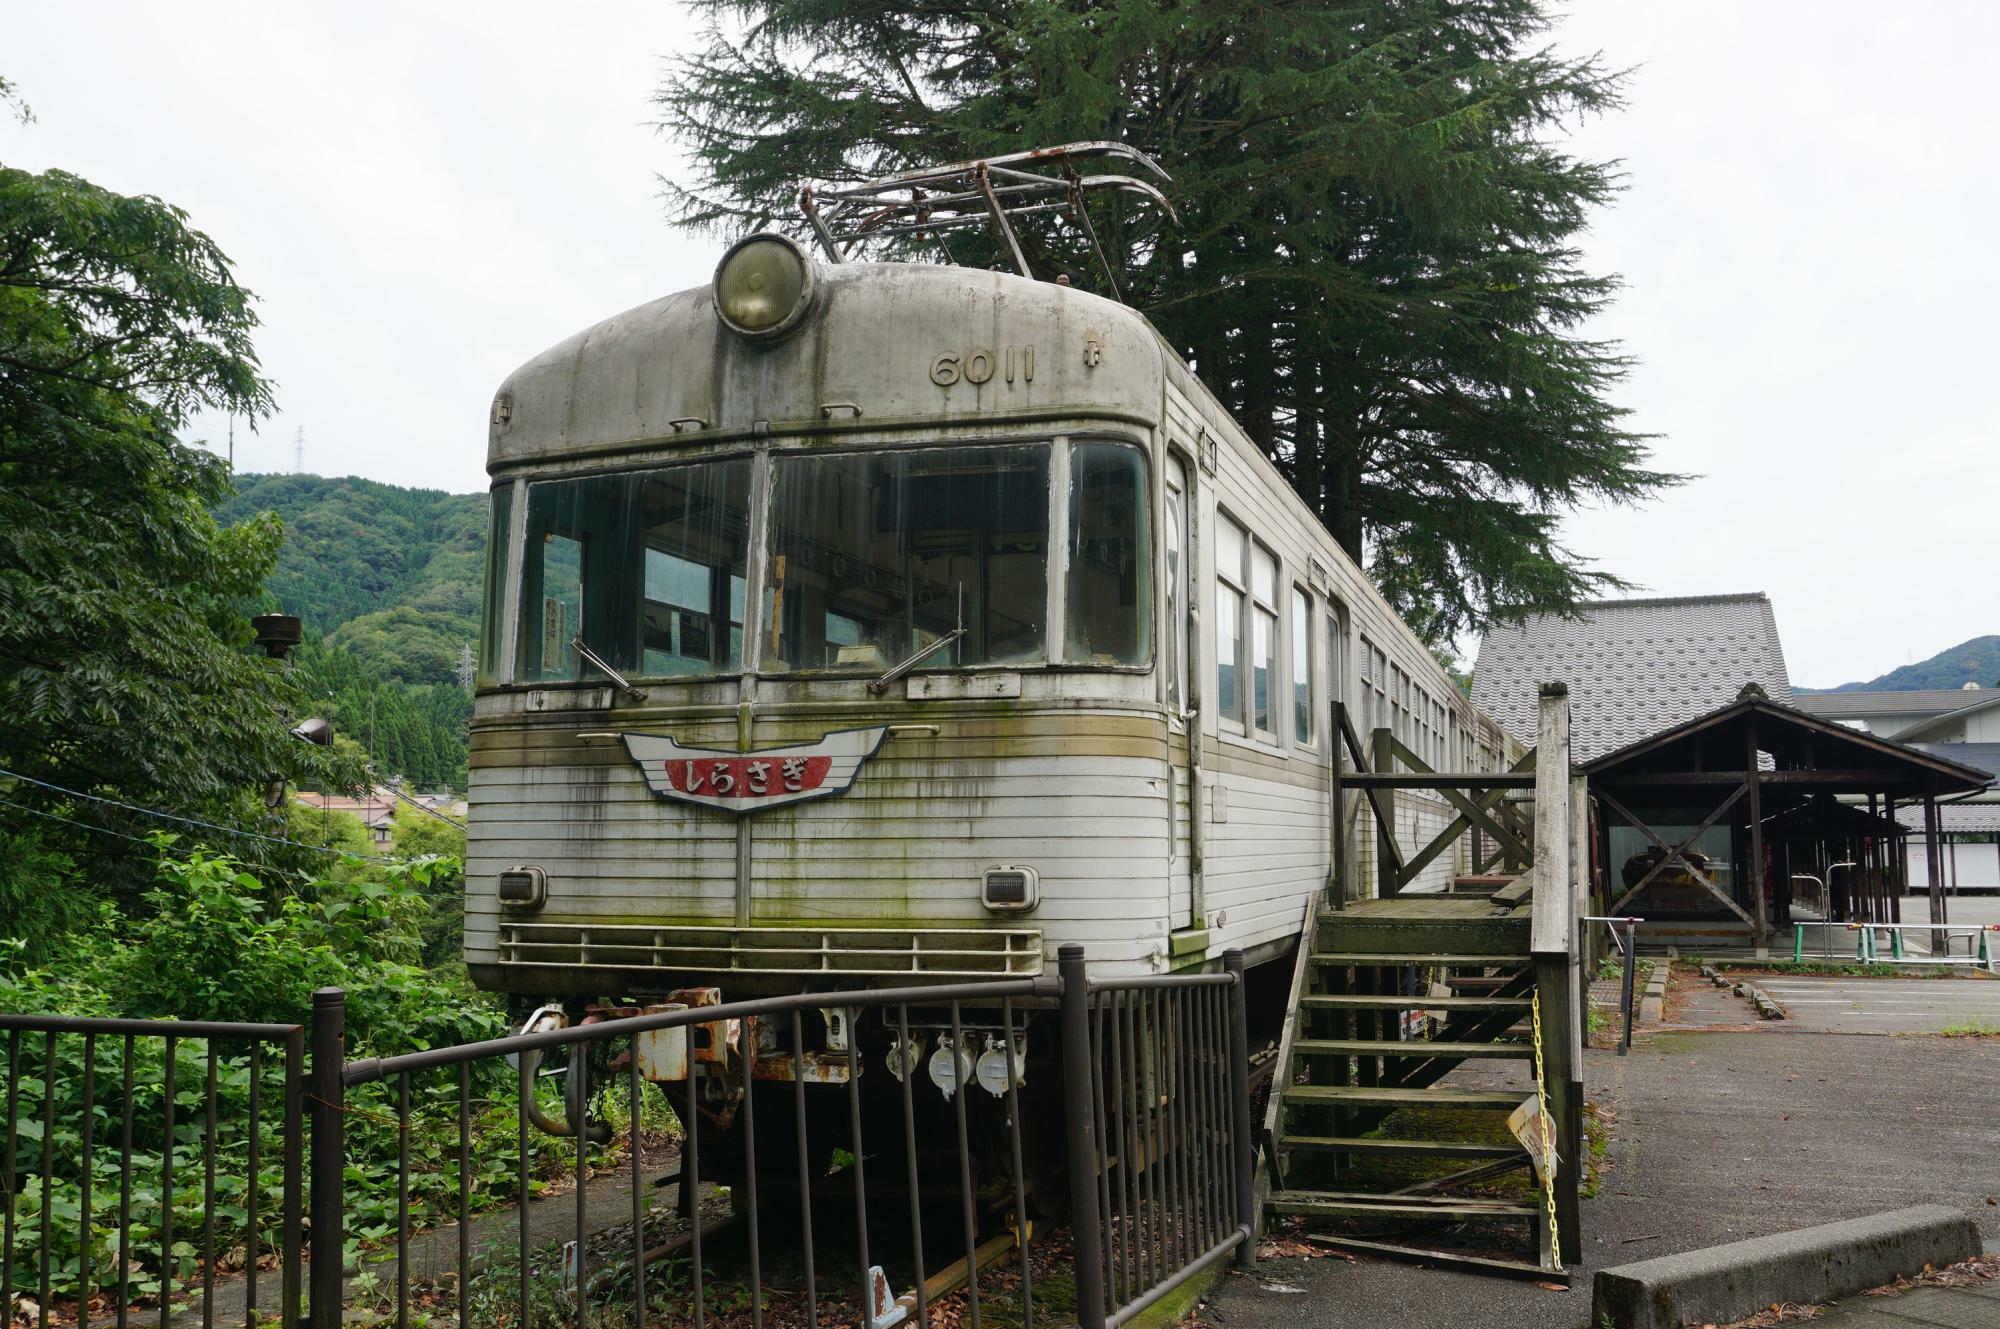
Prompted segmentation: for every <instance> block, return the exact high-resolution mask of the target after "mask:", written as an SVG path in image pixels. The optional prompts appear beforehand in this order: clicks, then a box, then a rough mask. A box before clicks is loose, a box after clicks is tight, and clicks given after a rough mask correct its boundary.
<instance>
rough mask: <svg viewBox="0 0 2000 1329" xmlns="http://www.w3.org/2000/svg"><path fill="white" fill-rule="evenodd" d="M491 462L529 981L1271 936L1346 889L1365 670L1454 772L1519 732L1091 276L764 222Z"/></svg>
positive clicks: (603, 350) (577, 341)
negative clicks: (1349, 733)
mask: <svg viewBox="0 0 2000 1329" xmlns="http://www.w3.org/2000/svg"><path fill="white" fill-rule="evenodd" d="M488 468H489V471H490V473H491V475H492V477H493V483H494V488H493V513H494V527H493V538H492V543H491V555H490V563H489V568H488V583H487V599H486V609H485V626H484V634H483V641H482V645H481V659H480V671H479V685H478V698H477V705H476V710H475V716H474V720H473V732H472V758H471V765H472V771H471V779H472V785H471V835H470V843H469V850H468V862H467V876H466V920H465V922H466V926H465V957H466V961H467V964H468V966H469V968H470V970H471V973H472V974H473V976H474V978H475V979H476V980H477V981H478V982H479V983H481V984H483V985H485V986H486V987H489V988H492V989H496V990H499V991H504V992H508V993H513V994H520V995H522V996H524V997H536V998H542V999H545V1000H555V1001H561V1000H570V1001H572V1002H577V1001H581V1000H589V999H598V1000H613V1001H632V1000H643V999H644V998H646V997H648V996H650V995H654V994H660V993H665V992H669V991H674V990H678V989H684V988H688V987H691V986H707V987H714V988H718V989H720V991H721V993H722V996H723V998H724V999H725V1000H726V999H729V998H732V997H737V996H751V995H758V994H766V993H772V992H782V991H799V990H813V989H815V988H821V987H824V988H835V987H839V986H842V985H847V986H856V985H863V984H865V985H871V986H879V985H882V984H888V983H898V982H901V983H909V982H923V981H931V982H936V981H944V980H951V979H957V978H960V977H968V976H981V975H1000V974H1017V975H1018V974H1028V973H1036V972H1040V971H1041V970H1042V969H1043V968H1044V967H1045V966H1052V965H1053V962H1054V956H1055V953H1056V949H1057V947H1059V946H1061V945H1063V944H1065V943H1070V942H1080V943H1082V944H1083V945H1084V946H1085V947H1086V948H1087V953H1088V957H1089V963H1090V965H1091V968H1092V970H1093V972H1098V973H1104V974H1108V975H1129V974H1146V973H1156V972H1164V971H1169V970H1183V969H1189V968H1200V967H1213V966H1216V965H1218V964H1219V963H1220V957H1221V956H1222V954H1223V953H1224V951H1225V950H1227V949H1229V948H1232V947H1236V948H1241V949H1242V950H1243V951H1244V952H1245V953H1246V956H1247V959H1248V962H1249V963H1250V965H1252V966H1253V967H1254V966H1259V965H1267V964H1269V963H1271V962H1272V961H1275V960H1279V959H1281V958H1282V957H1283V956H1285V954H1286V953H1287V952H1288V950H1289V948H1290V947H1291V946H1293V945H1294V943H1295V942H1296V940H1297V938H1298V935H1299V925H1300V919H1301V917H1302V913H1303V910H1304V908H1305V906H1306V902H1307V901H1308V899H1309V898H1311V897H1313V896H1314V895H1316V894H1317V893H1319V892H1321V891H1322V890H1323V889H1324V888H1325V887H1326V885H1327V883H1328V879H1329V872H1330V870H1331V864H1332V835H1333V827H1332V817H1331V815H1330V811H1329V806H1328V803H1329V780H1328V769H1327V768H1328V763H1329V762H1330V761H1332V760H1334V758H1335V750H1336V736H1335V735H1334V734H1333V733H1331V732H1330V730H1331V719H1332V707H1331V704H1330V702H1331V699H1332V698H1335V697H1339V698H1341V699H1343V700H1344V701H1345V703H1346V704H1347V705H1348V707H1349V708H1350V709H1351V712H1352V714H1353V715H1354V716H1355V717H1356V721H1357V723H1358V725H1359V726H1360V727H1362V728H1363V729H1364V730H1365V729H1366V728H1368V727H1371V726H1374V725H1377V724H1380V725H1383V726H1387V727H1391V728H1393V729H1395V730H1396V731H1397V733H1398V734H1399V736H1400V737H1402V738H1403V740H1404V741H1405V743H1406V744H1407V745H1408V746H1410V747H1411V748H1413V749H1415V750H1417V751H1418V752H1419V753H1420V754H1423V755H1425V756H1426V757H1427V758H1428V759H1430V760H1431V762H1432V764H1433V765H1435V766H1437V767H1439V768H1441V769H1461V768H1466V767H1472V768H1484V767H1490V766H1491V765H1492V764H1493V763H1494V762H1495V761H1497V760H1499V759H1500V757H1501V755H1502V753H1501V749H1502V748H1503V746H1504V745H1505V742H1506V740H1505V739H1504V738H1503V737H1502V736H1501V735H1500V732H1499V730H1498V729H1497V728H1496V727H1495V726H1493V725H1492V724H1491V723H1490V722H1489V721H1487V720H1486V719H1485V718H1484V717H1483V716H1481V715H1480V714H1478V713H1477V712H1475V711H1474V710H1473V709H1472V707H1471V706H1470V704H1469V703H1468V702H1466V701H1465V700H1464V699H1463V697H1462V696H1461V695H1460V693H1459V692H1458V690H1457V689H1456V687H1454V685H1453V683H1452V681H1451V679H1450V678H1449V677H1448V676H1447V675H1446V674H1445V672H1444V671H1443V670H1442V669H1440V668H1439V666H1438V665H1437V663H1436V662H1435V661H1434V660H1433V659H1432V658H1431V656H1430V654H1429V652H1428V651H1426V650H1425V648H1424V647H1423V645H1422V644H1421V642H1419V641H1418V639H1417V638H1416V637H1415V636H1414V635H1413V634H1412V633H1411V632H1410V631H1409V630H1408V629H1407V628H1406V627H1405V626H1404V625H1403V624H1402V623H1401V622H1400V621H1399V620H1398V619H1397V617H1396V615H1395V614H1394V613H1393V612H1392V611H1391V609H1390V608H1389V606H1388V605H1387V604H1386V603H1385V602H1384V601H1383V599H1382V598H1381V597H1380V596H1379V595H1378V594H1377V593H1376V591H1375V590H1374V589H1373V588H1372V587H1371V585H1370V584H1369V582H1368V580H1367V578H1366V577H1365V576H1364V575H1363V573H1362V571H1361V570H1360V569H1359V568H1358V567H1356V566H1355V564H1354V563H1353V561H1352V560H1350V559H1349V558H1348V557H1347V555H1346V554H1345V553H1343V552H1342V551H1341V549H1340V548H1339V547H1338V546H1337V545H1336V543H1335V542H1334V540H1333V539H1332V537H1331V536H1330V535H1329V534H1328V533H1327V531H1326V530H1325V529H1324V528H1323V527H1322V526H1321V525H1320V523H1319V522H1318V521H1317V520H1316V519H1315V517H1314V516H1313V514H1312V512H1311V511H1310V510H1309V509H1308V508H1307V507H1306V506H1305V504H1304V503H1302V502H1301V501H1300V500H1299V498H1298V497H1297V496H1296V495H1295V494H1294V493H1293V492H1292V490H1291V488H1290V486H1289V485H1288V484H1287V483H1286V481H1285V480H1284V478H1283V477H1282V476H1281V475H1280V474H1279V472H1278V471H1277V469H1276V468H1275V467H1274V466H1273V465H1272V464H1271V463H1270V462H1269V461H1267V460H1266V459H1265V458H1264V457H1263V456H1262V455H1261V454H1260V453H1259V452H1258V450H1257V448H1256V447H1255V446H1254V445H1253V444H1252V443H1251V441H1250V440H1249V438H1248V437H1247V436H1246V435H1245V434H1244V433H1243V431H1242V430H1241V429H1239V428H1238V427H1237V426H1236V424H1235V423H1234V422H1233V421H1231V420H1230V419H1229V417H1228V416H1227V415H1226V414H1225V413H1224V412H1223V410H1222V409H1221V407H1220V406H1219V405H1218V404H1217V402H1216V401H1215V399H1214V398H1213V397H1212V396H1211V395H1210V394H1209V392H1208V391H1207V390H1206V389H1205V388H1204V387H1203V386H1202V384H1201V383H1200V382H1199V381H1198V380H1197V379H1196V377H1195V375H1194V374H1193V373H1192V372H1190V370H1189V369H1188V367H1187V366H1186V365H1185V364H1184V363H1183V362H1182V361H1181V360H1180V358H1179V357H1178V356H1177V355H1176V353H1175V352H1174V350H1173V349H1172V348H1171V347H1170V346H1169V345H1167V343H1166V342H1164V341H1163V340H1162V339H1161V337H1160V336H1159V335H1158V333H1157V332H1155V330H1154V329H1153V328H1152V326H1151V325H1150V324H1149V323H1148V322H1147V321H1146V320H1145V319H1144V318H1143V317H1142V316H1141V315H1139V314H1138V313H1136V312H1134V311H1133V310H1132V309H1130V308H1127V307H1125V306H1123V305H1121V304H1118V303H1115V302H1113V301H1110V300H1106V299H1102V298H1099V297H1097V296H1094V295H1091V294H1087V293H1085V292H1082V291H1079V290H1074V289H1070V288H1068V287H1066V286H1063V285H1057V284H1050V283H1046V282H1038V281H1033V280H1029V279H1026V278H1023V277H1017V276H1012V275H1007V274H1003V273H998V272H990V271H983V270H976V269H968V268H959V267H948V266H926V265H920V264H904V263H889V264H870V263H840V264H824V263H817V262H815V261H814V260H813V259H812V258H811V257H809V256H808V255H807V254H806V253H805V252H803V251H802V250H801V249H800V248H799V247H798V246H797V245H795V244H793V243H792V242H791V241H789V240H787V239H785V238H782V237H779V236H774V235H759V236H753V237H751V238H750V239H748V240H745V241H743V242H741V243H739V244H738V245H736V246H735V247H734V248H732V249H731V250H730V252H729V253H728V254H727V255H726V256H725V258H724V259H723V261H722V263H721V264H720V266H719V267H718V269H717V278H716V281H715V283H714V285H713V286H712V287H704V288H701V289H696V290H690V291H683V292H681V293H679V294H676V295H670V296H668V297H666V298H664V299H661V300H656V301H654V302H652V303H650V304H646V305H642V306H640V307H638V308H636V309H633V310H630V311H628V312H626V313H623V314H620V315H618V316H617V317H615V318H612V319H609V320H607V321H606V322H604V323H601V324H599V325H597V326H596V327H593V328H590V329H588V330H587V331H585V332H582V333H580V334H578V335H577V336H574V337H572V338H570V339H569V340H567V341H564V342H562V343H561V344H559V345H557V346H555V347H553V348H551V349H549V350H548V351H546V352H544V353H542V354H541V355H538V356H536V357H535V358H534V359H532V360H530V361H529V362H528V363H527V364H525V365H524V366H522V367H521V368H520V369H519V370H517V371H516V372H515V373H514V374H513V375H512V376H510V377H509V378H508V379H507V381H506V382H505V384H504V385H502V387H501V389H500V391H499V392H498V394H497V395H496V396H495V398H494V400H493V404H492V415H491V432H490V441H489V461H488ZM1398 816H1399V818H1402V817H1407V818H1408V819H1409V821H1408V822H1407V823H1406V824H1403V825H1399V826H1398V827H1397V828H1396V832H1397V834H1398V835H1399V836H1400V837H1402V839H1403V842H1404V843H1405V844H1410V845H1414V844H1415V843H1417V842H1418V840H1419V837H1420V836H1426V835H1427V832H1428V831H1429V830H1432V829H1435V828H1436V827H1438V826H1441V825H1443V824H1444V822H1445V821H1446V820H1447V818H1448V811H1447V810H1446V809H1445V807H1444V805H1443V804H1442V803H1441V802H1439V801H1437V800H1435V799H1433V798H1430V797H1429V796H1427V795H1421V794H1416V795H1413V794H1403V795H1399V799H1398ZM1352 833H1353V837H1354V838H1353V842H1352V847H1353V850H1354V853H1355V855H1356V859H1357V861H1358V862H1360V863H1362V864H1363V865H1364V866H1365V864H1366V862H1367V860H1368V858H1369V856H1370V855H1371V854H1372V844H1373V838H1374V833H1373V828H1372V826H1371V825H1370V823H1369V821H1368V819H1367V817H1366V816H1365V815H1364V816H1362V817H1361V819H1360V821H1359V823H1358V824H1357V825H1356V826H1355V828H1354V830H1353V832H1352ZM1462 866H1463V865H1462V863H1461V862H1459V861H1455V859H1454V856H1452V855H1446V856H1445V857H1443V858H1441V859H1439V860H1438V861H1437V862H1436V863H1434V864H1433V865H1432V867H1431V868H1430V870H1429V874H1428V876H1427V878H1426V880H1425V881H1424V882H1422V883H1419V884H1418V887H1417V888H1418V889H1440V888H1442V886H1443V883H1444V880H1445V879H1446V878H1448V877H1449V876H1450V875H1451V874H1452V873H1453V872H1455V871H1459V870H1462ZM1269 972H1271V973H1274V974H1275V973H1276V972H1277V970H1272V971H1269ZM1287 972H1288V971H1287Z"/></svg>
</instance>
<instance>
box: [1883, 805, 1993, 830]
mask: <svg viewBox="0 0 2000 1329" xmlns="http://www.w3.org/2000/svg"><path fill="white" fill-rule="evenodd" d="M1896 820H1897V821H1900V822H1902V823H1903V824H1904V825H1905V826H1907V827H1909V828H1910V829H1911V830H1913V831H1916V832H1918V833H1919V834H1921V833H1922V832H1923V829H1924V809H1923V806H1922V805H1921V804H1916V805H1912V806H1906V807H1899V808H1897V809H1896ZM1938 820H1939V821H1940V822H1941V823H1942V825H1943V827H1944V830H1945V833H1946V834H1947V835H1991V834H1993V833H1994V832H1995V831H2000V803H1945V804H1941V805H1939V807H1938Z"/></svg>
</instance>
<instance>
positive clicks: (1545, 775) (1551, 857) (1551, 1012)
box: [1529, 683, 1583, 1264]
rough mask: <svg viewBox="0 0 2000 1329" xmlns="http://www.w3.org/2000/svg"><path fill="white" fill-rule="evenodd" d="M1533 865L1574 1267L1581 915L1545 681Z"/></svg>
mask: <svg viewBox="0 0 2000 1329" xmlns="http://www.w3.org/2000/svg"><path fill="white" fill-rule="evenodd" d="M1535 736H1536V741H1535V845H1534V850H1535V862H1534V866H1533V868H1532V869H1531V871H1532V873H1533V876H1532V882H1533V897H1532V905H1531V918H1530V932H1529V950H1530V951H1531V952H1532V953H1533V956H1534V963H1535V991H1536V993H1537V994H1538V996H1539V998H1540V1001H1541V1007H1542V1077H1543V1087H1544V1088H1545V1089H1546V1090H1547V1093H1548V1099H1549V1115H1550V1117H1551V1118H1552V1119H1553V1123H1554V1125H1555V1128H1556V1141H1557V1144H1556V1147H1557V1152H1558V1153H1559V1154H1560V1155H1561V1161H1560V1163H1559V1164H1558V1165H1557V1168H1556V1236H1557V1239H1558V1241H1559V1243H1560V1245H1561V1249H1562V1254H1563V1255H1564V1257H1565V1258H1566V1260H1567V1261H1569V1262H1570V1263H1573V1264H1580V1263H1581V1257H1582V1235H1581V1234H1582V1214H1581V1210H1580V1207H1579V1201H1580V1195H1581V1179H1582V1167H1583V1130H1582V1124H1583V1007H1581V1006H1580V1005H1579V1004H1578V1001H1577V989H1578V975H1577V970H1576V966H1577V950H1578V937H1577V929H1578V927H1579V926H1580V923H1579V914H1580V911H1579V910H1578V909H1577V908H1576V895H1575V889H1574V885H1573V881H1572V874H1571V867H1570V865H1571V859H1572V853H1571V845H1572V837H1573V835H1574V833H1575V828H1574V823H1573V820H1572V817H1571V812H1570V799H1571V790H1572V784H1571V779H1570V762H1569V689H1568V688H1567V687H1566V686H1564V685H1563V684H1561V683H1544V684H1542V690H1541V709H1540V714H1539V716H1538V717H1537V722H1536V726H1535Z"/></svg>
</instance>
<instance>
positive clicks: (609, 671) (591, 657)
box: [569, 632, 646, 701]
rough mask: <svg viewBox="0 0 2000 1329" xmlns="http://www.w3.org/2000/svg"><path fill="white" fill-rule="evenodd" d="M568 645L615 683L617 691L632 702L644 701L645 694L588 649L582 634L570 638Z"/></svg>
mask: <svg viewBox="0 0 2000 1329" xmlns="http://www.w3.org/2000/svg"><path fill="white" fill-rule="evenodd" d="M569 644H570V649H572V650H574V651H575V652H576V653H577V654H578V655H580V656H582V657H583V658H584V659H586V660H588V661H590V662H591V663H592V664H594V665H596V666H597V667H598V668H599V669H601V670H603V671H604V674H605V675H606V676H607V677H608V678H610V680H611V681H612V682H613V683H616V684H617V685H618V688H619V690H620V691H621V692H623V693H624V694H625V695H626V696H628V697H630V698H631V699H632V700H633V701H644V700H646V694H645V693H643V692H641V691H640V690H639V689H637V688H635V687H633V686H632V683H631V680H629V679H627V678H626V677H625V675H623V674H621V673H619V672H618V671H617V670H616V669H613V668H612V667H611V666H610V665H609V664H607V663H605V660H604V657H603V656H601V655H599V654H598V653H597V652H596V651H593V650H591V649H590V643H589V642H587V641H585V640H584V639H583V634H582V633H581V632H579V633H577V634H576V635H575V636H574V637H571V638H570V639H569Z"/></svg>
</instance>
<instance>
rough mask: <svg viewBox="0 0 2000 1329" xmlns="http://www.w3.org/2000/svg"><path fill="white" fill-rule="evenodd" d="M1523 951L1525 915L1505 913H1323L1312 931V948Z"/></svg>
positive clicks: (1322, 950) (1447, 952)
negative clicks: (1402, 917)
mask: <svg viewBox="0 0 2000 1329" xmlns="http://www.w3.org/2000/svg"><path fill="white" fill-rule="evenodd" d="M1527 951H1528V920H1527V919H1525V918H1515V917H1511V916H1506V915H1502V916H1498V917H1494V918H1451V919H1424V920H1422V921H1421V923H1414V924H1399V923H1395V922H1373V921H1349V920H1347V919H1345V918H1343V917H1342V916H1340V915H1338V914H1335V915H1330V916H1328V915H1322V916H1321V918H1320V921H1319V926H1318V927H1317V928H1316V929H1315V930H1314V933H1313V952H1314V953H1315V954H1355V955H1523V954H1526V953H1527Z"/></svg>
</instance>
